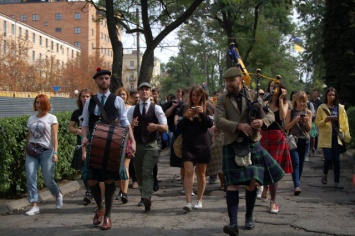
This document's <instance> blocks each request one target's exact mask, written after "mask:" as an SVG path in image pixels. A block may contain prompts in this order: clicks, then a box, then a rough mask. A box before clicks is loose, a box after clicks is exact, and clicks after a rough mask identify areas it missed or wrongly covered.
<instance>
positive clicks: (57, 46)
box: [57, 43, 59, 52]
mask: <svg viewBox="0 0 355 236" xmlns="http://www.w3.org/2000/svg"><path fill="white" fill-rule="evenodd" d="M57 52H59V44H58V43H57Z"/></svg>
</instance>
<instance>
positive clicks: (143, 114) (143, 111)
mask: <svg viewBox="0 0 355 236" xmlns="http://www.w3.org/2000/svg"><path fill="white" fill-rule="evenodd" d="M146 104H147V103H145V102H143V109H142V116H145V105H146Z"/></svg>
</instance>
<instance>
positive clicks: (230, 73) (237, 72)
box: [223, 67, 242, 78]
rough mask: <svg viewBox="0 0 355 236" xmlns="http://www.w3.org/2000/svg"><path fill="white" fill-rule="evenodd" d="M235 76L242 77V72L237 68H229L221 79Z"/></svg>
mask: <svg viewBox="0 0 355 236" xmlns="http://www.w3.org/2000/svg"><path fill="white" fill-rule="evenodd" d="M237 76H242V71H241V70H240V69H239V68H237V67H231V68H229V69H228V70H226V72H224V74H223V78H232V77H233V78H234V77H237Z"/></svg>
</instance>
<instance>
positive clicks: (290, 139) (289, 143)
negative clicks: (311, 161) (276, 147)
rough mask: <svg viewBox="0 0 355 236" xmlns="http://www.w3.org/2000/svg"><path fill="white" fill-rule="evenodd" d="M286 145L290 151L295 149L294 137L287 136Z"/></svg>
mask: <svg viewBox="0 0 355 236" xmlns="http://www.w3.org/2000/svg"><path fill="white" fill-rule="evenodd" d="M287 143H288V146H289V147H290V150H294V149H296V148H297V141H296V137H295V136H293V135H292V134H290V135H288V136H287Z"/></svg>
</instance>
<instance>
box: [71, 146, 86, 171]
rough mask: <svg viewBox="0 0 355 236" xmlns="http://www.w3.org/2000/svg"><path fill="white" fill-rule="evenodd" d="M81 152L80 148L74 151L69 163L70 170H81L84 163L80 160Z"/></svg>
mask: <svg viewBox="0 0 355 236" xmlns="http://www.w3.org/2000/svg"><path fill="white" fill-rule="evenodd" d="M81 155H82V150H81V148H79V149H76V148H75V150H74V154H73V160H72V161H71V164H70V166H71V168H73V169H74V170H81V169H82V168H83V166H84V161H83V160H82V159H81Z"/></svg>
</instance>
